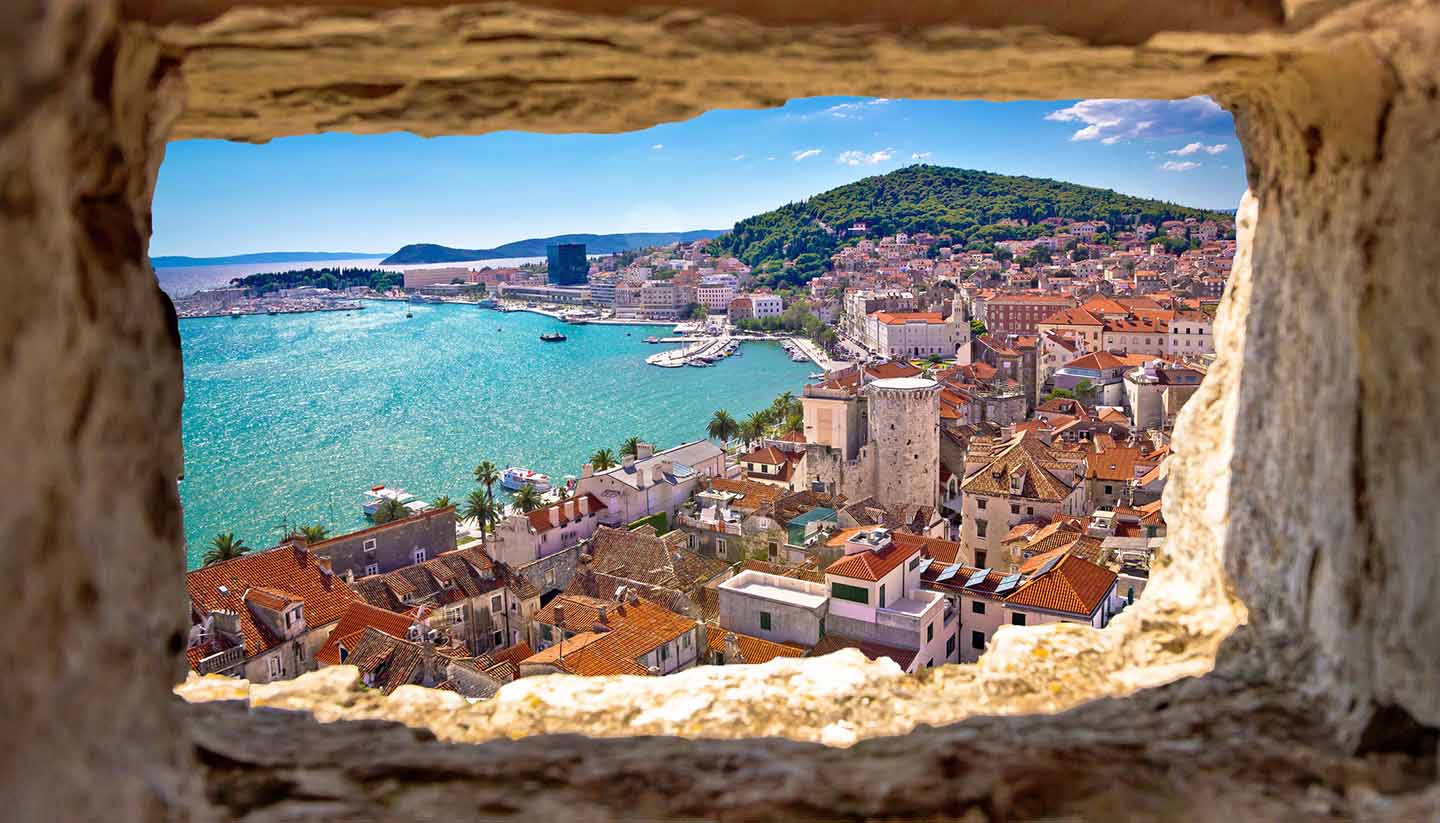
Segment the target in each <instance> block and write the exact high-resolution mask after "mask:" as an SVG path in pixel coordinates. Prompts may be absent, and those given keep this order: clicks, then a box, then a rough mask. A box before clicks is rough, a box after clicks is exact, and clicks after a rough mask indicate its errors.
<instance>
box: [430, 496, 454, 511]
mask: <svg viewBox="0 0 1440 823" xmlns="http://www.w3.org/2000/svg"><path fill="white" fill-rule="evenodd" d="M454 502H455V501H453V500H451V499H450V495H448V494H442V495H440V496H439V497H437V498H435V500H434V501H433V502H432V503H431V504H430V508H432V509H443V508H445V507H446V506H449V505H451V504H453V503H454Z"/></svg>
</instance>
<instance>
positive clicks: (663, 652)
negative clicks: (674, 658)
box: [660, 643, 670, 663]
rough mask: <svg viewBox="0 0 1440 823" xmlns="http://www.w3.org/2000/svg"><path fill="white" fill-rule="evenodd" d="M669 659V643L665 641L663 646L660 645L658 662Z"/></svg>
mask: <svg viewBox="0 0 1440 823" xmlns="http://www.w3.org/2000/svg"><path fill="white" fill-rule="evenodd" d="M669 659H670V644H669V643H666V644H665V645H663V646H661V647H660V662H661V663H664V662H665V661H666V660H669Z"/></svg>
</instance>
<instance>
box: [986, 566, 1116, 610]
mask: <svg viewBox="0 0 1440 823" xmlns="http://www.w3.org/2000/svg"><path fill="white" fill-rule="evenodd" d="M1116 577H1117V575H1116V574H1115V572H1113V571H1110V570H1109V569H1107V568H1105V567H1104V566H1100V565H1096V564H1095V563H1092V562H1090V561H1089V560H1085V559H1084V558H1081V557H1077V556H1075V554H1073V553H1066V554H1065V555H1064V557H1063V558H1062V559H1061V560H1060V562H1059V563H1056V564H1055V566H1054V567H1053V568H1051V569H1050V571H1049V572H1047V573H1045V574H1042V575H1038V576H1035V577H1031V578H1030V579H1028V580H1026V581H1025V582H1024V583H1021V584H1020V587H1019V588H1018V589H1016V590H1015V591H1013V592H1011V593H1010V594H1009V595H1008V596H1007V597H1006V598H1005V602H1007V603H1013V604H1015V605H1018V606H1031V607H1034V608H1038V609H1046V610H1047V611H1054V612H1063V613H1066V614H1072V615H1075V616H1077V617H1079V616H1084V617H1088V616H1090V615H1091V614H1093V613H1094V612H1095V609H1097V608H1098V607H1099V606H1100V603H1101V602H1102V601H1103V600H1104V598H1105V595H1106V594H1107V593H1108V592H1109V591H1110V587H1111V586H1113V585H1114V584H1115V578H1116Z"/></svg>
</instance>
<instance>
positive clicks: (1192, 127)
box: [1045, 97, 1232, 153]
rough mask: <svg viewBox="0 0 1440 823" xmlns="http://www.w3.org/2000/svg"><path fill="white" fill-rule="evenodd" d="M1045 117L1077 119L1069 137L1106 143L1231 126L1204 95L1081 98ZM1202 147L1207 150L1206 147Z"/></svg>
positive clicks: (1225, 129)
mask: <svg viewBox="0 0 1440 823" xmlns="http://www.w3.org/2000/svg"><path fill="white" fill-rule="evenodd" d="M1045 119H1046V120H1051V121H1054V122H1059V123H1078V124H1079V125H1080V127H1079V128H1078V129H1076V130H1075V131H1074V132H1073V133H1072V134H1071V135H1070V139H1071V140H1074V141H1086V140H1099V141H1100V142H1101V143H1102V144H1104V145H1107V146H1113V145H1115V144H1116V143H1123V142H1124V141H1126V140H1131V139H1134V138H1136V137H1174V136H1177V135H1182V134H1193V133H1195V132H1211V133H1224V132H1228V131H1229V130H1230V129H1231V128H1232V126H1231V121H1230V116H1229V115H1228V114H1226V113H1225V110H1224V109H1222V108H1220V106H1219V105H1218V104H1217V103H1216V102H1215V101H1214V100H1211V99H1210V98H1208V97H1189V98H1186V99H1184V100H1111V99H1096V100H1081V101H1079V102H1077V103H1075V104H1074V105H1073V106H1066V107H1065V108H1063V109H1056V110H1055V111H1052V112H1050V113H1049V114H1047V115H1045ZM1220 145H1223V144H1220ZM1210 148H1213V147H1210ZM1206 150H1207V151H1208V148H1207V149H1206ZM1221 151H1223V149H1221ZM1216 153H1218V152H1216Z"/></svg>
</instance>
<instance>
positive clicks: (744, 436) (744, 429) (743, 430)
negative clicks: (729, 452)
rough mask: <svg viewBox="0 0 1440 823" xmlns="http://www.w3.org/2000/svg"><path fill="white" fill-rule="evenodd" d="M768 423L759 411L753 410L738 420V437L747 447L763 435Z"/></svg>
mask: <svg viewBox="0 0 1440 823" xmlns="http://www.w3.org/2000/svg"><path fill="white" fill-rule="evenodd" d="M768 425H769V424H768V423H767V422H766V420H765V417H764V416H763V415H762V414H761V413H760V412H755V413H754V414H751V415H750V416H749V417H747V418H745V419H744V420H742V421H741V422H740V431H739V437H740V440H741V441H742V442H743V443H744V444H745V445H746V446H747V447H748V446H752V445H754V444H755V443H756V442H758V441H759V440H761V439H762V438H764V437H765V429H766V427H767V426H768Z"/></svg>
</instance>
